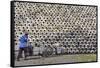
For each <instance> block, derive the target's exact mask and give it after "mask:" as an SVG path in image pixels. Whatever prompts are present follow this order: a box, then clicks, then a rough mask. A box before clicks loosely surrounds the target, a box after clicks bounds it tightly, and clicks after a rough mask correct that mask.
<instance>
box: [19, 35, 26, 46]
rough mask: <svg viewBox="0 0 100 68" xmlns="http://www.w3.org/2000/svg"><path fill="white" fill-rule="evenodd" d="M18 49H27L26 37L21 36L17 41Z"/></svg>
mask: <svg viewBox="0 0 100 68" xmlns="http://www.w3.org/2000/svg"><path fill="white" fill-rule="evenodd" d="M19 42H20V43H19V48H24V47H27V42H28V36H26V35H23V36H21V37H20V39H19Z"/></svg>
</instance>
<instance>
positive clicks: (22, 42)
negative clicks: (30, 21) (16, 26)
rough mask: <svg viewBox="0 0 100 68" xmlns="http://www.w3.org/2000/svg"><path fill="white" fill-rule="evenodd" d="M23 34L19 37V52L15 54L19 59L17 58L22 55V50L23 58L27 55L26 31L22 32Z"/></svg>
mask: <svg viewBox="0 0 100 68" xmlns="http://www.w3.org/2000/svg"><path fill="white" fill-rule="evenodd" d="M24 33H25V34H24V35H22V36H21V37H20V39H19V42H20V43H19V53H18V56H17V60H18V61H19V59H20V58H21V57H22V52H23V51H24V56H25V59H26V57H27V42H28V33H27V32H24Z"/></svg>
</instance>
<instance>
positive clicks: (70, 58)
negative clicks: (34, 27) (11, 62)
mask: <svg viewBox="0 0 100 68" xmlns="http://www.w3.org/2000/svg"><path fill="white" fill-rule="evenodd" d="M90 61H96V54H74V55H56V56H51V57H46V58H44V57H41V56H31V57H28V58H27V60H24V59H23V58H21V59H20V61H16V60H15V66H26V65H40V64H55V63H56V64H57V63H71V62H90Z"/></svg>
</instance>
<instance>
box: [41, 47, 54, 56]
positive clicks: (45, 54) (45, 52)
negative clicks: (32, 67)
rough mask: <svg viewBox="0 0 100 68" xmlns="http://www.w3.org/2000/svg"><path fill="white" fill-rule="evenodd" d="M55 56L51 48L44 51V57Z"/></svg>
mask: <svg viewBox="0 0 100 68" xmlns="http://www.w3.org/2000/svg"><path fill="white" fill-rule="evenodd" d="M52 54H53V48H51V47H47V48H46V49H45V50H44V51H43V57H49V56H51V55H52Z"/></svg>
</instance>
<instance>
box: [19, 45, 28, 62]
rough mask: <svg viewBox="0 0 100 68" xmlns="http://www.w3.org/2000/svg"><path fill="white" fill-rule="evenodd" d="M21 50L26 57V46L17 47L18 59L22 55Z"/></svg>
mask: <svg viewBox="0 0 100 68" xmlns="http://www.w3.org/2000/svg"><path fill="white" fill-rule="evenodd" d="M23 51H24V56H25V59H26V57H27V47H24V48H19V52H18V56H17V60H19V59H20V58H21V57H22V52H23Z"/></svg>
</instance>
